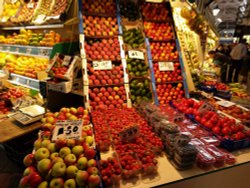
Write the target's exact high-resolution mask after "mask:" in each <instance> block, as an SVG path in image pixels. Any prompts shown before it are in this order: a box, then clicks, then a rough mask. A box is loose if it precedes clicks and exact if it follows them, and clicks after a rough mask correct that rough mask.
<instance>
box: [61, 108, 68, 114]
mask: <svg viewBox="0 0 250 188" xmlns="http://www.w3.org/2000/svg"><path fill="white" fill-rule="evenodd" d="M60 112H63V113H68V112H69V108H65V107H63V108H61V109H60Z"/></svg>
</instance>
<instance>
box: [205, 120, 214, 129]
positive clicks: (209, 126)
mask: <svg viewBox="0 0 250 188" xmlns="http://www.w3.org/2000/svg"><path fill="white" fill-rule="evenodd" d="M204 126H205V127H207V128H209V129H212V127H213V124H212V123H211V122H210V121H207V122H206V123H205V124H204Z"/></svg>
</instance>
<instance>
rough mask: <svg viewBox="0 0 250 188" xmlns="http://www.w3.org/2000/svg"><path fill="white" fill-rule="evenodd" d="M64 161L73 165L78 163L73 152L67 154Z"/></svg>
mask: <svg viewBox="0 0 250 188" xmlns="http://www.w3.org/2000/svg"><path fill="white" fill-rule="evenodd" d="M64 162H65V164H66V165H73V164H75V163H76V156H75V155H74V154H72V153H70V154H68V155H66V157H64Z"/></svg>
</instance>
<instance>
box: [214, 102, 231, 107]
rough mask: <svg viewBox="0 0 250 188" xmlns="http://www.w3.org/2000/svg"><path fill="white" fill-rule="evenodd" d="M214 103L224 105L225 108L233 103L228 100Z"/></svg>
mask: <svg viewBox="0 0 250 188" xmlns="http://www.w3.org/2000/svg"><path fill="white" fill-rule="evenodd" d="M216 103H217V104H218V105H220V106H224V107H226V108H228V107H230V106H233V105H235V104H234V103H233V102H230V101H217V102H216Z"/></svg>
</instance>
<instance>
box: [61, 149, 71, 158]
mask: <svg viewBox="0 0 250 188" xmlns="http://www.w3.org/2000/svg"><path fill="white" fill-rule="evenodd" d="M70 153H71V150H70V148H69V147H63V148H61V149H60V151H59V156H60V157H62V158H64V157H66V155H68V154H70Z"/></svg>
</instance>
